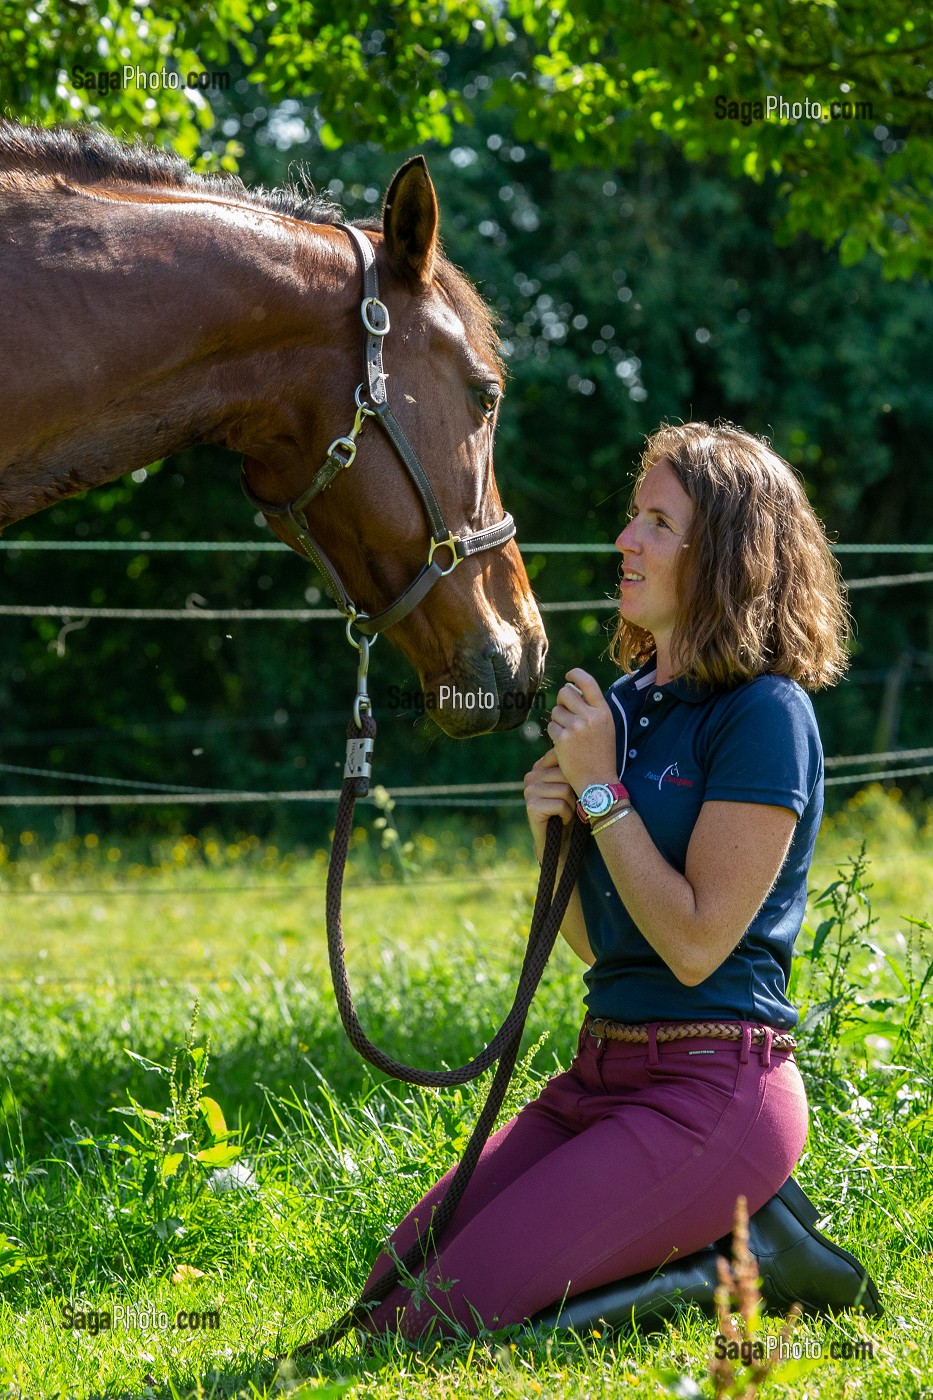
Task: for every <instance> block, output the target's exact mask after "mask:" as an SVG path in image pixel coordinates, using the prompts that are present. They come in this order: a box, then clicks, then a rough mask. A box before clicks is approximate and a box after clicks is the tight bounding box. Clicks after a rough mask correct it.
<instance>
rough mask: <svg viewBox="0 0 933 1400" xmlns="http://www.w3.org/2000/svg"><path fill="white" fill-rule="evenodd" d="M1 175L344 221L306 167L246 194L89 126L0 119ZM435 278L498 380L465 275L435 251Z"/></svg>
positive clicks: (480, 306)
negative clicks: (174, 194) (294, 177)
mask: <svg viewBox="0 0 933 1400" xmlns="http://www.w3.org/2000/svg"><path fill="white" fill-rule="evenodd" d="M0 172H3V173H6V174H15V175H21V176H22V180H23V183H24V185H34V184H35V182H36V180H37V179H38V178H40V177H43V176H45V177H49V176H52V177H54V176H58V177H63V178H64V179H66V180H71V181H74V182H75V183H76V184H79V185H94V184H104V183H106V182H107V181H114V182H119V183H122V184H132V185H143V186H149V187H150V188H152V189H160V190H172V189H176V190H184V191H186V192H190V193H192V194H197V193H199V192H200V193H203V194H205V195H211V196H213V197H214V198H220V199H230V200H234V201H235V202H237V203H239V204H243V203H246V204H251V205H253V206H254V207H256V208H259V209H267V210H268V211H269V212H270V213H273V214H282V215H285V216H286V217H288V218H292V219H298V220H300V221H301V222H303V223H314V224H338V223H342V222H343V221H344V218H345V215H344V212H343V210H342V209H341V208H340V206H339V205H338V204H337V203H336V202H335V201H334V200H333V199H331V198H329V197H328V196H324V195H320V194H318V193H316V192H315V191H314V189H313V187H312V186H311V182H310V180H309V179H308V177H307V175H306V173H305V171H304V170H301V172H300V175H301V186H298V185H294V184H292V185H288V186H285V187H284V188H280V189H270V190H267V189H263V188H262V187H259V188H255V189H250V188H249V187H248V186H246V185H244V183H243V181H242V180H241V179H240V177H239V176H238V175H228V174H224V175H200V174H198V173H196V172H195V171H194V170H192V169H191V167H190V165H189V164H188V162H187V161H186V160H184V159H183V158H182V157H181V156H179V155H176V154H175V153H174V152H172V151H165V150H162V149H161V148H160V147H158V146H151V145H147V144H145V143H144V142H142V141H136V142H134V143H133V144H132V145H130V144H128V143H126V142H123V141H118V140H117V139H116V137H114V136H110V135H109V134H108V133H107V132H105V131H100V130H98V129H97V128H96V127H93V126H84V125H74V126H69V125H59V126H51V127H36V126H26V125H23V124H22V123H19V122H13V121H8V120H6V119H4V118H0ZM354 222H356V223H357V225H358V226H359V227H361V228H368V229H373V230H376V231H378V232H380V233H381V232H382V223H381V221H380V220H377V219H360V220H355V221H354ZM434 276H435V278H436V280H437V282H438V283H439V285H440V286H441V288H442V289H443V291H444V293H445V294H446V296H447V297H448V298H449V300H450V301H451V303H452V305H453V308H454V310H455V311H456V313H457V315H458V316H459V317H460V320H461V321H462V322H463V324H464V326H465V328H466V330H467V333H468V335H469V336H470V339H471V340H472V341H473V343H474V345H475V346H476V348H477V350H478V351H479V353H480V354H481V355H482V356H483V357H484V358H485V359H486V360H488V361H489V363H490V364H491V365H492V366H493V368H494V369H495V370H496V371H497V372H498V373H499V374H501V375H504V372H505V369H504V365H503V363H502V358H501V355H500V350H499V337H498V335H497V333H496V328H495V317H494V313H493V312H492V310H491V309H490V307H489V306H488V305H487V303H486V302H485V301H484V300H483V298H482V297H481V296H480V294H479V292H478V291H477V290H476V288H475V287H474V286H473V284H472V282H470V280H469V278H468V277H466V276H465V275H464V273H462V272H461V271H460V269H459V268H457V267H455V266H454V264H453V263H452V262H450V261H449V260H448V259H447V258H446V257H445V256H444V255H443V254H442V253H440V252H439V253H438V257H437V261H436V263H435V267H434Z"/></svg>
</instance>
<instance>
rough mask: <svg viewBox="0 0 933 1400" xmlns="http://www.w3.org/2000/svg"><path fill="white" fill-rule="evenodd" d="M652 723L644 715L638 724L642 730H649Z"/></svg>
mask: <svg viewBox="0 0 933 1400" xmlns="http://www.w3.org/2000/svg"><path fill="white" fill-rule="evenodd" d="M650 722H651V721H650V720H649V719H648V718H647V716H646V715H642V717H641V719H640V720H639V721H638V723H639V724H640V725H641V727H642V729H647V728H648V725H649V724H650Z"/></svg>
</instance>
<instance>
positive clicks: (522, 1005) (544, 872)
mask: <svg viewBox="0 0 933 1400" xmlns="http://www.w3.org/2000/svg"><path fill="white" fill-rule="evenodd" d="M362 718H363V727H362V730H357V728H356V726H355V725H353V726H351V730H350V731H349V732H350V736H351V738H355V737H357V736H358V735H359V734H362V736H363V737H364V738H375V733H376V723H375V720H374V719H373V718H372V716H371V715H364V716H363V717H362ZM364 782H366V780H365V779H361V778H347V779H346V780H345V781H344V784H343V789H342V791H341V794H340V802H339V805H338V808H337V816H336V820H335V822H334V838H333V844H332V846H331V858H330V865H329V867H328V871H327V892H326V897H325V898H326V909H327V952H328V957H329V960H330V972H331V979H332V981H333V984H334V995H335V997H336V999H337V1009H338V1011H339V1012H340V1019H341V1021H342V1022H343V1028H344V1030H345V1031H346V1033H347V1038H348V1040H349V1041H350V1044H351V1045H352V1046H353V1048H354V1049H355V1050H356V1051H357V1052H358V1054H360V1055H361V1056H362V1057H363V1059H364V1060H367V1061H368V1062H369V1063H370V1064H371V1065H374V1066H375V1067H376V1069H379V1070H381V1071H382V1072H383V1074H388V1075H391V1077H392V1078H393V1079H401V1080H403V1081H404V1082H405V1083H407V1084H420V1085H422V1086H423V1087H425V1088H433V1089H437V1088H450V1087H452V1086H453V1085H457V1084H467V1083H469V1081H470V1080H471V1079H476V1078H477V1077H478V1076H479V1075H481V1074H483V1073H484V1071H485V1070H487V1069H489V1068H490V1067H491V1066H492V1065H493V1064H495V1062H496V1060H498V1059H499V1058H500V1056H501V1055H502V1053H503V1051H504V1050H505V1048H506V1046H507V1045H508V1044H509V1043H510V1042H511V1040H512V1038H513V1036H514V1034H515V1030H516V1028H518V1029H521V1027H522V1026H523V1025H524V1022H525V1017H526V1016H527V1014H528V1007H529V1006H530V1005H531V1000H532V997H533V996H534V994H535V989H536V988H537V985H538V983H539V981H540V980H541V974H542V972H543V971H544V965H545V963H546V962H547V959H548V956H549V954H550V951H551V950H550V948H549V947H548V948H545V947H544V945H543V944H542V943H540V942H539V941H538V940H533V939H532V938H531V937H529V941H528V947H527V950H526V954H525V961H524V964H523V966H522V971H521V976H520V977H519V981H518V987H517V989H516V993H515V999H514V1001H513V1003H512V1007H511V1009H510V1010H509V1012H508V1014H507V1015H506V1017H505V1020H504V1021H503V1022H502V1025H501V1026H500V1027H499V1029H498V1030H497V1031H496V1033H495V1035H494V1036H493V1037H492V1039H491V1040H490V1041H489V1043H488V1044H487V1045H486V1046H485V1047H484V1048H483V1049H482V1050H481V1051H480V1052H479V1054H478V1055H477V1056H476V1057H475V1058H474V1059H472V1060H470V1061H469V1062H468V1063H467V1064H465V1065H460V1066H459V1067H458V1068H457V1069H447V1070H427V1069H418V1068H417V1067H415V1066H412V1065H405V1064H402V1063H401V1062H400V1061H398V1060H394V1059H393V1058H392V1057H391V1055H387V1054H385V1052H384V1051H382V1050H380V1049H379V1048H378V1046H376V1045H374V1044H373V1043H372V1041H371V1040H370V1039H369V1038H368V1036H367V1035H366V1032H365V1031H364V1030H363V1027H362V1026H361V1025H360V1022H359V1018H358V1016H357V1014H356V1008H355V1007H354V1005H353V996H352V993H351V991H350V985H349V982H348V981H347V967H346V950H345V948H344V941H343V919H342V914H341V904H342V898H343V878H344V871H345V868H346V861H347V852H348V849H349V844H350V834H351V831H352V829H353V808H354V804H355V802H356V798H357V796H363V795H365V792H361V791H360V785H361V784H362V783H364ZM555 830H556V832H557V836H559V835H560V830H559V827H557V828H555ZM549 834H550V831H549ZM583 835H584V836H585V835H586V828H584V831H583ZM556 839H557V837H556V836H555V838H554V840H556ZM580 849H581V850H582V847H581V848H580ZM559 854H560V847H559V845H558V846H557V847H556V848H555V852H552V853H551V859H549V860H548V861H547V862H545V860H542V865H541V880H540V884H539V889H538V897H537V900H536V904H535V915H534V916H533V920H532V927H534V918H535V917H537V916H538V914H539V906H541V905H542V903H543V902H544V901H545V900H546V901H547V903H548V905H550V895H551V890H552V889H553V887H554V877H555V872H556V866H557V859H558V858H559ZM552 860H553V866H552V864H551V861H552ZM548 881H549V882H550V883H548ZM569 898H570V892H569V891H568V893H567V899H568V900H569ZM565 907H566V905H565ZM563 913H564V910H563V909H562V910H561V914H563ZM541 917H542V918H543V914H542V915H541Z"/></svg>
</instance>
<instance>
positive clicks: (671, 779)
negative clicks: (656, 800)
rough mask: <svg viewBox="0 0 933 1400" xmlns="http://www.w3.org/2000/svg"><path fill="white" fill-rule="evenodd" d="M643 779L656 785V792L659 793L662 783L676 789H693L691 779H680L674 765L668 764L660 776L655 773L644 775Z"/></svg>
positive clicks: (678, 771)
mask: <svg viewBox="0 0 933 1400" xmlns="http://www.w3.org/2000/svg"><path fill="white" fill-rule="evenodd" d="M645 777H646V778H650V779H651V781H652V782H653V783H657V785H658V792H660V791H661V784H662V783H674V784H675V786H676V787H688V788H692V787H693V779H692V778H682V777H681V776H680V770H679V769H678V767H677V764H676V763H670V764H668V766H667V767H666V768H665V770H664V772H663V773H662V774H661V775H660V776H659V775H658V774H657V773H646V774H645Z"/></svg>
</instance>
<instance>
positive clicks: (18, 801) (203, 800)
mask: <svg viewBox="0 0 933 1400" xmlns="http://www.w3.org/2000/svg"><path fill="white" fill-rule="evenodd" d="M924 758H933V748H922V749H891V750H889V751H888V752H887V753H877V754H865V753H862V754H848V755H847V754H838V755H834V756H833V757H831V758H828V759H826V760H825V766H826V768H827V769H835V768H844V767H848V766H850V765H859V764H863V765H870V766H869V767H868V769H867V770H866V771H865V772H861V773H844V774H840V775H838V776H833V777H827V778H826V779H825V785H826V786H827V787H836V786H840V785H841V784H849V783H860V782H880V781H885V782H887V781H889V780H894V779H896V778H904V777H925V776H927V775H929V774H930V773H933V764H916V765H914V764H913V763H912V762H911V761H912V760H917V759H924ZM908 762H911V766H910V767H906V768H904V767H897V766H895V767H892V766H891V765H892V764H893V765H897V764H903V763H908ZM0 773H11V774H18V775H22V776H28V777H41V778H53V779H56V780H57V781H61V780H62V779H67V780H68V781H71V782H79V783H88V784H92V785H95V786H101V787H108V788H121V789H125V788H135V789H137V790H136V791H130V792H126V791H120V792H105V793H92V794H88V793H57V794H42V795H36V794H26V795H23V796H0V807H16V806H21V807H96V806H108V807H144V806H172V805H175V804H184V805H186V806H211V805H213V804H215V803H217V804H220V805H224V806H228V805H230V804H235V803H243V804H250V805H261V804H266V803H277V802H305V803H332V802H337V801H338V799H339V797H340V789H339V788H295V789H292V788H286V789H283V790H281V791H278V792H262V791H258V790H250V789H242V790H230V789H226V788H191V787H183V786H177V785H175V784H172V783H151V782H147V781H145V780H141V779H126V778H112V777H107V776H104V775H101V774H97V773H66V772H63V771H61V770H59V769H54V768H33V767H28V766H25V765H22V764H15V763H0ZM140 788H144V789H145V791H139V790H138V789H140ZM522 792H523V785H522V784H521V783H520V782H501V783H435V784H415V785H410V784H408V785H399V786H397V787H392V786H387V785H385V784H380V785H379V787H378V788H376V789H374V791H373V793H371V794H370V796H369V797H367V798H361V799H359V800H360V801H361V802H368V803H375V804H376V805H377V806H380V805H381V804H383V803H384V802H385V800H386V797H388V798H389V799H391V800H392V801H393V802H397V803H399V804H401V805H417V804H424V805H426V806H432V807H434V806H448V807H464V806H470V807H483V808H487V809H488V808H492V807H495V808H501V807H521V806H524V799H523V797H522V796H521V794H522Z"/></svg>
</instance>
